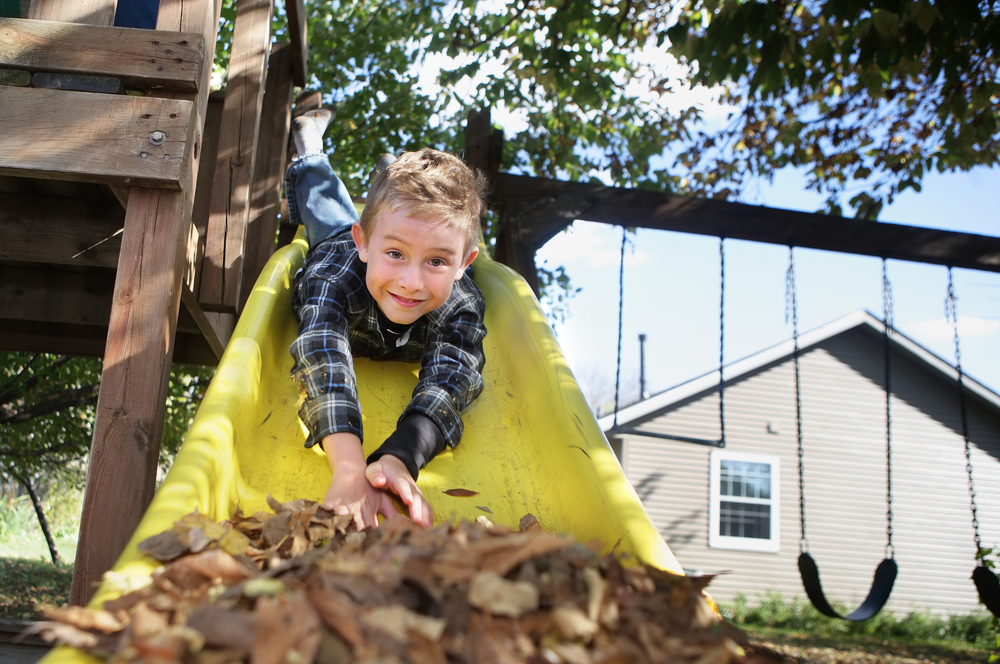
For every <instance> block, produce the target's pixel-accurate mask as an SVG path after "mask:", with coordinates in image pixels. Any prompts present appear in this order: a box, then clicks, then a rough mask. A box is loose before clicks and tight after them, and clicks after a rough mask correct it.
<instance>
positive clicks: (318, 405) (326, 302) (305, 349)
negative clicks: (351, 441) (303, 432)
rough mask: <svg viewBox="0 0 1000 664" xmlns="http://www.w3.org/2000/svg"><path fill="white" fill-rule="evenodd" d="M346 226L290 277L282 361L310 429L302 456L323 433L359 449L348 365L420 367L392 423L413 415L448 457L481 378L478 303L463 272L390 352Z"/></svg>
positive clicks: (482, 332) (362, 265)
mask: <svg viewBox="0 0 1000 664" xmlns="http://www.w3.org/2000/svg"><path fill="white" fill-rule="evenodd" d="M365 270H366V265H365V263H364V262H362V261H361V259H360V258H359V257H358V251H357V249H356V247H355V246H354V241H353V240H352V238H351V231H350V226H347V227H345V228H344V229H342V230H339V231H337V232H336V233H334V234H333V235H331V236H330V237H329V238H327V239H326V240H324V241H323V242H320V243H319V244H317V245H316V247H314V248H313V249H312V250H311V251H310V252H309V254H308V255H307V256H306V262H305V265H304V266H303V268H302V269H301V270H300V271H299V272H298V273H297V274H296V275H295V289H294V297H293V307H294V310H295V314H296V316H297V317H298V319H299V336H298V338H296V339H295V341H294V342H293V343H292V345H291V348H289V352H290V353H291V354H292V357H293V358H294V360H295V366H294V368H293V369H292V377H293V378H294V380H295V382H296V384H297V385H298V386H299V389H300V390H304V392H305V402H304V403H303V405H302V408H301V409H300V410H299V416H300V417H301V418H302V421H303V422H305V423H306V426H307V427H308V429H309V437H308V439H307V440H306V447H312V446H313V445H316V444H317V443H319V442H321V441H322V440H323V438H324V437H325V436H328V435H330V434H332V433H342V432H349V433H353V434H355V435H357V436H358V437H359V438H361V439H362V440H363V439H364V436H363V433H362V429H361V405H360V403H359V402H358V389H357V383H356V381H355V376H354V362H353V359H352V358H353V356H354V355H358V356H361V357H370V358H373V359H378V360H398V361H403V362H417V361H419V362H420V363H421V367H420V374H419V378H418V381H417V386H416V388H414V390H413V397H412V399H411V401H410V404H409V406H407V407H406V409H405V410H404V411H403V413H402V414H401V415H400V419H402V418H403V417H405V416H406V415H408V414H410V413H414V412H416V413H422V414H423V415H426V416H427V417H429V418H431V419H432V420H433V421H434V423H435V424H436V425H437V426H438V428H440V429H441V432H442V434H443V435H444V437H445V441H446V442H447V444H448V445H449V446H450V447H455V446H456V445H458V442H459V441H460V440H461V439H462V429H463V426H462V418H461V412H462V411H463V410H465V408H466V407H467V406H468V405H469V404H470V403H472V401H473V400H474V399H475V398H476V397H477V396H479V394H480V392H482V391H483V378H482V375H481V371H482V369H483V365H484V364H485V362H486V358H485V355H484V353H483V338H484V337H485V336H486V326H485V325H484V324H483V312H484V311H485V301H484V299H483V294H482V293H481V292H480V290H479V288H478V287H477V286H476V284H475V283H474V282H473V281H472V275H471V272H472V270H471V269H470V270H466V273H465V275H463V276H462V278H461V279H459V280H458V281H457V282H455V286H454V288H453V289H452V292H451V296H450V297H449V298H448V300H447V301H446V302H445V303H444V304H443V305H441V306H440V307H438V308H437V309H435V310H434V311H432V312H430V313H427V314H425V315H424V316H422V317H421V318H420V319H418V320H417V321H416V322H415V323H413V325H412V327H411V328H410V334H409V339H408V340H407V341H406V343H404V344H403V345H401V346H399V347H398V348H397V347H395V345H394V344H393V345H392V347H390V345H389V344H387V343H386V341H385V339H384V338H383V335H382V332H381V330H380V329H379V325H378V314H377V307H378V305H377V304H376V303H375V300H374V298H372V297H371V295H370V293H369V292H368V288H367V287H366V285H365Z"/></svg>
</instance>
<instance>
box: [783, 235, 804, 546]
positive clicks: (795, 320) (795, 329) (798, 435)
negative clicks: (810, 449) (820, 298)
mask: <svg viewBox="0 0 1000 664" xmlns="http://www.w3.org/2000/svg"><path fill="white" fill-rule="evenodd" d="M789 318H790V319H791V323H792V341H793V343H794V346H795V351H794V353H793V354H792V357H793V360H794V366H795V439H796V441H797V442H798V458H799V533H800V536H799V553H808V551H809V540H808V539H807V538H806V498H805V493H806V492H805V471H804V468H803V465H802V457H803V450H802V395H801V392H800V390H799V304H798V296H797V293H796V286H795V249H794V248H793V247H792V246H791V245H789V246H788V271H787V272H786V273H785V322H786V323H788V322H789Z"/></svg>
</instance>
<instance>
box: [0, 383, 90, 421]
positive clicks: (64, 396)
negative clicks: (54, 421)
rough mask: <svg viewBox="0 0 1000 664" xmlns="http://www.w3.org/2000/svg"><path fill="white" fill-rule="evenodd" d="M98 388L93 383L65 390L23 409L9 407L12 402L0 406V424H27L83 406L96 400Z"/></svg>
mask: <svg viewBox="0 0 1000 664" xmlns="http://www.w3.org/2000/svg"><path fill="white" fill-rule="evenodd" d="M100 387H101V385H100V383H95V384H93V385H85V386H83V387H80V388H76V389H73V390H66V391H65V392H60V393H57V394H54V395H50V396H49V397H48V398H46V399H45V400H43V401H41V402H40V403H37V404H32V405H30V406H26V407H25V408H23V409H18V408H13V407H10V406H11V403H12V402H7V403H6V404H0V424H10V423H11V422H27V421H28V420H33V419H35V418H38V417H42V416H44V415H49V414H51V413H55V412H58V411H60V410H62V409H63V408H69V407H72V406H84V405H86V404H88V403H91V402H93V401H94V399H96V398H97V392H98V390H99V389H100Z"/></svg>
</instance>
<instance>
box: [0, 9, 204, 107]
mask: <svg viewBox="0 0 1000 664" xmlns="http://www.w3.org/2000/svg"><path fill="white" fill-rule="evenodd" d="M205 59H206V58H205V42H204V40H203V39H202V37H201V35H196V34H191V33H182V32H166V31H162V30H133V29H129V28H115V27H101V26H93V25H77V24H73V23H55V22H52V21H32V20H28V19H11V18H0V68H10V69H21V70H26V71H29V72H60V73H70V74H79V75H88V76H109V77H113V78H117V79H119V80H121V81H122V83H124V84H125V85H126V86H127V87H132V88H138V89H143V90H148V89H151V88H166V89H168V90H182V91H186V92H197V91H198V81H199V79H200V76H201V69H202V67H204V66H205Z"/></svg>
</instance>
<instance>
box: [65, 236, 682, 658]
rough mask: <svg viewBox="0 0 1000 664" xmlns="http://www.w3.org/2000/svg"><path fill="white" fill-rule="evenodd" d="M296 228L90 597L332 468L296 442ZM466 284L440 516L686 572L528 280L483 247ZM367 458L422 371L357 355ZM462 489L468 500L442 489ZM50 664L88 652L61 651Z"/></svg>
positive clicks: (436, 500) (314, 487)
mask: <svg viewBox="0 0 1000 664" xmlns="http://www.w3.org/2000/svg"><path fill="white" fill-rule="evenodd" d="M305 251H306V243H305V241H304V240H302V239H298V240H296V241H295V242H294V243H292V244H291V245H289V246H287V247H285V248H283V249H281V250H279V251H278V252H277V253H276V254H275V255H274V256H273V257H272V258H271V261H270V262H269V263H268V264H267V267H266V268H265V269H264V272H263V273H262V274H261V276H260V278H259V279H258V280H257V284H256V285H255V287H254V290H253V293H252V295H251V297H250V299H249V301H248V303H247V306H246V309H245V310H244V313H243V315H242V316H241V318H240V321H239V324H238V325H237V327H236V331H235V333H234V335H233V338H232V340H231V341H230V343H229V346H228V348H227V349H226V352H225V355H224V356H223V358H222V361H221V362H220V364H219V368H218V371H217V373H216V375H215V378H214V379H213V380H212V384H211V385H210V387H209V389H208V392H207V394H206V396H205V400H204V402H203V403H202V405H201V408H200V409H199V411H198V414H197V416H196V417H195V420H194V423H193V425H192V426H191V430H190V432H189V433H188V436H187V438H186V440H185V442H184V445H183V446H182V448H181V450H180V452H179V453H178V455H177V459H176V461H175V462H174V465H173V467H172V469H171V470H170V473H169V474H168V475H167V477H166V479H165V480H164V482H163V484H162V486H161V487H160V489H159V491H158V492H157V494H156V496H155V498H154V499H153V502H152V504H151V505H150V508H149V510H148V511H147V512H146V515H145V516H144V517H143V519H142V522H141V523H140V524H139V528H138V529H137V530H136V532H135V534H134V536H133V537H132V540H131V541H130V542H129V544H128V546H127V547H126V550H125V552H124V553H123V554H122V556H121V558H119V560H118V562H117V563H116V565H115V567H114V569H113V571H112V573H110V574H109V575H108V576H107V577H105V580H104V582H103V583H102V585H101V587H100V588H99V590H98V592H97V594H96V595H95V596H94V599H93V601H92V602H91V606H94V607H97V606H102V605H103V603H104V601H106V600H108V599H111V598H113V597H116V596H118V595H119V594H121V593H122V592H123V591H124V590H126V589H127V588H129V587H135V586H138V585H145V583H146V582H148V579H149V575H150V573H151V572H152V570H153V569H155V567H156V566H157V563H156V561H154V560H152V559H151V558H148V557H145V556H143V555H141V554H140V553H139V552H138V549H137V545H138V544H139V542H141V541H142V540H144V539H146V538H147V537H150V536H152V535H155V534H158V533H160V532H162V531H164V530H168V529H169V528H170V527H171V526H173V524H174V522H176V521H177V520H178V519H179V518H180V517H182V516H184V515H185V514H188V513H190V512H192V511H194V510H196V509H197V510H198V511H199V512H201V513H202V514H206V515H208V516H210V517H212V518H213V519H216V520H222V519H226V518H228V517H229V516H230V515H231V514H232V513H233V512H234V510H235V509H236V508H237V507H239V508H241V509H242V510H243V511H244V512H245V513H247V514H251V513H253V512H255V511H258V510H266V509H268V507H267V503H266V498H267V495H268V494H269V493H270V494H273V495H274V497H275V498H277V499H278V500H279V501H287V500H293V499H296V498H310V499H314V500H320V499H321V498H322V496H323V493H324V492H325V490H326V488H327V485H328V483H329V479H330V470H329V466H328V465H327V463H326V459H325V458H324V456H323V453H322V452H321V451H320V450H319V448H318V447H316V448H313V449H306V448H305V447H304V446H303V442H304V440H305V429H304V428H303V426H302V424H301V423H300V421H299V419H298V400H299V394H298V391H297V389H296V387H295V385H294V384H293V382H292V380H291V378H290V371H291V368H292V359H291V356H290V355H289V353H288V347H289V345H290V344H291V343H292V341H293V340H294V338H295V335H296V321H295V317H294V316H293V314H292V309H291V300H292V293H291V283H292V278H293V275H294V274H295V272H296V270H298V268H299V266H301V264H302V261H303V258H304V256H305ZM474 267H475V279H476V282H477V283H478V284H479V287H480V288H481V289H482V291H483V294H484V295H485V297H486V326H487V329H488V334H487V336H486V341H485V351H486V368H485V370H484V379H485V382H486V388H485V389H484V390H483V393H482V395H481V396H480V397H479V398H478V399H477V400H476V401H475V402H474V403H473V404H472V406H470V408H469V409H468V410H467V411H466V412H465V414H464V420H465V435H464V437H463V439H462V443H461V444H460V445H459V446H458V448H456V449H455V450H449V451H446V452H444V453H443V454H441V455H439V456H438V457H436V458H435V459H434V460H433V461H432V462H431V463H430V464H429V465H428V466H427V467H426V468H425V469H424V470H422V471H421V473H420V480H419V486H420V488H421V489H422V490H423V492H424V494H425V495H426V496H427V498H428V499H429V500H430V502H431V505H432V507H433V509H434V516H435V520H436V522H437V523H444V522H449V521H451V520H454V519H468V520H474V519H475V518H476V517H477V516H480V515H485V516H486V517H487V518H488V519H489V520H490V521H492V522H494V523H497V524H503V525H506V526H509V527H511V528H512V529H514V530H516V529H517V528H518V522H519V521H520V519H521V517H523V516H524V515H526V514H528V513H530V514H533V515H534V516H535V518H537V519H538V522H539V524H540V525H541V526H542V528H543V529H545V530H547V531H550V532H554V533H568V534H571V535H573V536H574V537H576V538H577V539H578V540H580V541H584V542H588V541H590V540H592V539H595V538H597V539H599V540H601V541H602V543H603V545H604V548H605V550H606V551H610V550H611V549H613V548H616V550H617V551H618V552H628V553H631V554H633V555H634V556H636V557H638V558H639V559H640V560H642V561H644V562H647V563H650V564H652V565H655V566H657V567H660V568H662V569H666V570H670V571H673V572H676V573H678V574H681V573H683V572H682V571H681V568H680V565H679V564H678V563H677V561H676V559H675V558H674V556H673V554H672V553H671V552H670V550H669V549H668V548H667V545H666V543H664V541H663V539H662V538H661V537H660V535H659V534H658V533H657V532H656V529H655V528H654V527H653V525H652V523H651V522H650V520H649V517H648V516H647V515H646V512H645V511H644V510H643V507H642V505H641V504H640V502H639V498H638V497H637V496H636V493H635V491H634V490H633V489H632V487H631V486H630V485H629V483H628V482H627V481H626V479H625V476H624V475H623V473H622V470H621V467H620V466H619V464H618V460H617V459H616V458H615V455H614V453H613V452H612V450H611V448H610V447H609V446H608V443H607V441H606V439H605V437H604V434H603V433H602V432H601V430H600V428H599V427H598V425H597V421H596V420H595V418H594V416H593V414H592V413H591V411H590V409H589V408H588V406H587V403H586V401H585V400H584V397H583V395H582V393H581V392H580V389H579V387H578V386H577V384H576V381H575V380H574V378H573V375H572V373H571V372H570V369H569V367H568V365H567V364H566V360H565V358H564V357H563V355H562V352H561V351H560V349H559V345H558V343H557V342H556V339H555V336H554V335H553V333H552V329H551V327H550V326H549V324H548V322H546V320H545V316H544V314H543V313H542V311H541V309H540V308H539V306H538V301H537V300H536V299H535V297H534V295H533V294H532V292H531V289H530V288H529V287H528V286H527V284H526V283H525V282H524V280H523V279H521V277H520V276H518V275H517V274H516V273H515V272H513V271H512V270H510V269H509V268H507V267H506V266H504V265H501V264H499V263H496V262H494V261H492V260H490V259H489V258H488V257H487V256H486V252H485V251H481V252H480V254H479V258H477V259H476V262H475V265H474ZM355 367H356V371H357V375H358V388H359V392H360V398H361V407H362V412H363V417H364V431H365V453H366V454H367V453H369V452H370V451H372V450H373V449H374V448H375V447H377V446H378V445H379V444H380V443H381V441H383V440H384V439H385V438H386V437H387V436H388V435H389V434H390V433H391V432H392V431H393V429H394V428H395V424H396V419H397V417H398V414H399V413H401V412H402V410H403V408H404V407H405V406H406V404H407V403H408V402H409V399H410V395H411V393H412V391H413V387H414V386H415V385H416V382H417V370H418V366H417V365H415V364H403V363H398V362H373V361H369V360H365V359H358V360H356V364H355ZM451 489H466V490H467V491H466V492H459V493H468V492H475V495H470V496H466V497H463V496H461V495H455V496H453V495H449V494H447V493H445V492H447V491H449V490H451ZM46 661H47V662H48V663H49V664H52V663H53V662H63V661H66V662H70V661H76V662H79V661H90V660H89V658H84V657H83V656H82V655H81V654H80V653H79V652H77V651H75V650H71V649H68V648H61V649H58V650H56V651H54V652H53V653H52V654H51V655H49V657H48V658H47V660H46Z"/></svg>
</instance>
